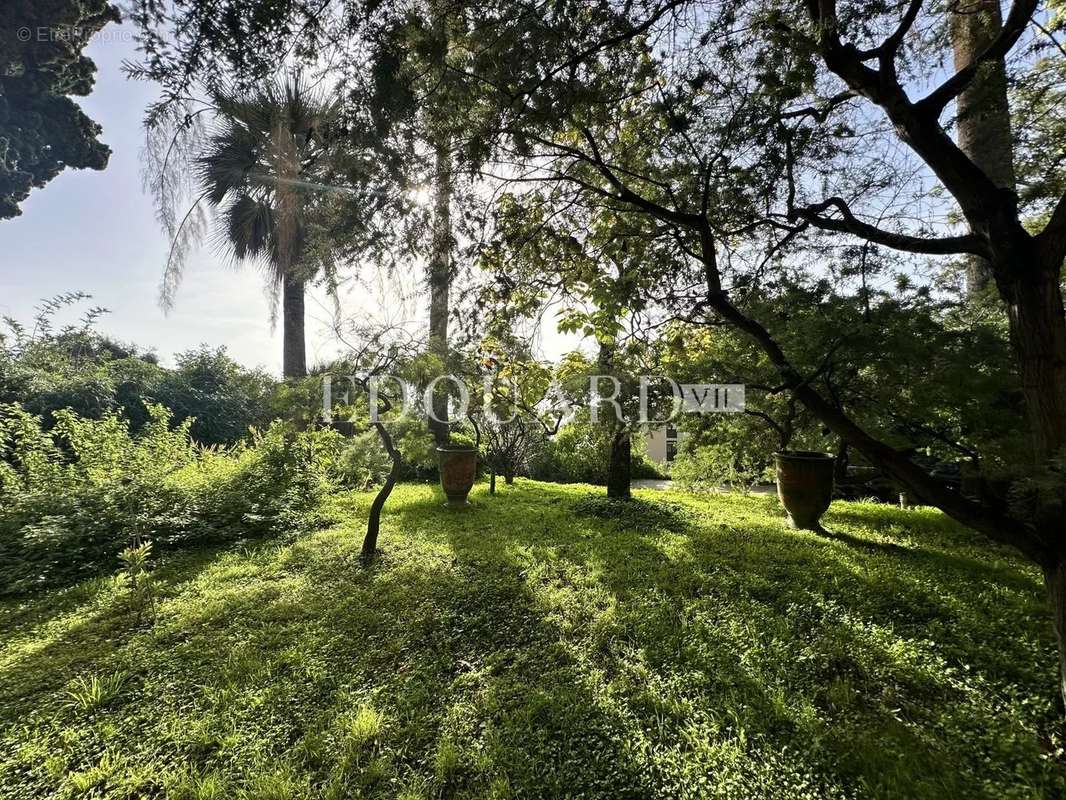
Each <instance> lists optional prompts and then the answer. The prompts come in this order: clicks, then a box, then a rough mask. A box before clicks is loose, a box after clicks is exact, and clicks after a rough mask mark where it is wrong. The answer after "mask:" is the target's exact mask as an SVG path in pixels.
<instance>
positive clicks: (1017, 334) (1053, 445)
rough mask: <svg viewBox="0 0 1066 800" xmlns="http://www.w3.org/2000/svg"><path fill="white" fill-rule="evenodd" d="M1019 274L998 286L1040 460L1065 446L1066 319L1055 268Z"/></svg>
mask: <svg viewBox="0 0 1066 800" xmlns="http://www.w3.org/2000/svg"><path fill="white" fill-rule="evenodd" d="M1013 273H1014V274H1016V275H1017V276H1018V279H1017V280H1016V281H1014V282H1013V283H1010V284H1006V285H1002V284H1001V286H1000V294H1001V295H1002V296H1003V299H1004V301H1005V302H1006V305H1007V315H1008V317H1009V319H1010V329H1011V343H1012V345H1013V347H1014V351H1015V354H1016V357H1017V359H1018V366H1019V369H1020V371H1021V376H1022V393H1023V395H1024V397H1025V405H1026V410H1027V412H1028V414H1029V427H1030V430H1031V431H1032V435H1033V453H1034V455H1035V457H1036V461H1037V463H1044V462H1046V461H1047V459H1048V458H1050V457H1052V456H1054V455H1055V454H1056V453H1057V452H1058V451H1060V450H1061V449H1062V448H1064V447H1066V318H1064V317H1063V305H1062V289H1061V287H1060V285H1059V270H1057V269H1029V270H1023V269H1019V268H1017V267H1016V268H1015V269H1014V271H1013Z"/></svg>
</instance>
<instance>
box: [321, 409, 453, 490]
mask: <svg viewBox="0 0 1066 800" xmlns="http://www.w3.org/2000/svg"><path fill="white" fill-rule="evenodd" d="M386 424H387V426H388V430H389V433H390V434H391V435H392V440H393V444H394V445H395V446H396V449H397V450H399V451H400V455H401V456H402V458H403V463H402V464H401V470H400V479H401V480H412V479H420V478H425V477H427V476H429V475H432V474H433V472H434V470H435V469H436V459H435V456H434V444H433V435H432V434H431V433H430V432H429V429H428V428H427V427H426V425H425V422H424V421H423V420H421V419H415V418H414V417H411V416H406V417H401V418H399V419H396V420H393V421H391V422H388V423H386ZM391 469H392V459H390V458H389V454H388V453H387V452H386V451H385V446H384V445H383V444H382V443H381V438H380V437H379V436H378V433H377V431H376V430H374V429H373V428H371V429H369V430H366V431H363V432H362V433H358V434H356V435H355V436H354V437H353V438H352V439H350V440H349V441H348V444H347V445H346V446H345V447H344V448H343V449H342V451H341V453H340V456H339V457H338V460H337V472H338V476H339V478H340V481H341V483H342V484H343V485H344V486H347V487H350V488H353V489H359V490H366V489H370V488H371V487H373V486H376V485H378V484H380V483H382V482H384V480H385V477H386V476H387V475H388V474H389V471H390V470H391Z"/></svg>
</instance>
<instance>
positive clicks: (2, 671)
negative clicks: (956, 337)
mask: <svg viewBox="0 0 1066 800" xmlns="http://www.w3.org/2000/svg"><path fill="white" fill-rule="evenodd" d="M599 491H602V490H597V489H592V488H591V487H581V486H576V487H575V486H567V487H562V486H552V485H546V484H537V483H533V482H529V481H519V482H518V483H517V484H516V485H515V486H514V487H501V493H500V494H499V495H498V496H497V497H495V498H492V497H489V496H488V495H487V494H486V493H485V491H484V487H480V486H479V487H478V488H477V489H476V490H475V495H474V497H473V499H474V501H475V502H476V504H477V505H476V507H475V508H474V509H472V510H470V511H467V512H450V511H447V510H445V509H442V508H441V507H440V500H439V498H438V497H437V496H436V495H435V493H434V491H433V490H432V489H431V488H430V487H426V486H417V485H407V486H401V487H398V488H397V490H396V492H395V494H394V496H393V500H392V501H390V504H389V506H388V508H387V510H386V514H385V524H384V529H383V536H382V545H383V553H382V557H381V559H380V561H379V562H378V563H377V564H376V565H375V566H374V567H372V568H369V569H367V568H364V567H362V566H361V565H360V562H359V560H358V549H359V543H360V537H361V532H362V531H361V525H362V520H363V519H364V518H365V513H366V510H367V507H368V505H369V502H370V497H369V495H350V496H345V497H341V498H338V499H337V500H336V501H335V503H336V508H335V509H334V511H335V512H336V514H337V515H338V518H340V519H342V520H343V521H342V523H341V524H339V525H337V526H336V527H335V528H332V529H330V530H325V531H321V532H318V533H316V534H314V535H310V536H307V537H303V538H301V539H299V540H297V541H295V542H293V543H290V544H280V545H279V544H277V543H264V544H261V545H259V546H256V547H254V548H245V549H240V550H230V551H215V552H210V551H201V552H194V553H187V554H184V555H182V556H180V557H174V558H172V559H171V560H169V561H168V562H167V563H165V564H164V565H163V566H162V567H161V568H160V569H158V570H157V572H156V575H157V589H156V590H157V594H156V597H157V603H156V609H155V614H154V617H153V618H151V619H145V620H143V621H142V622H141V623H138V622H137V621H136V615H135V614H134V612H133V611H132V610H131V609H130V607H129V605H128V602H127V601H126V598H125V597H124V595H123V593H122V592H121V590H120V589H119V588H118V587H116V585H115V583H114V581H111V580H103V579H101V580H97V581H90V582H88V583H84V584H81V585H79V586H77V587H74V588H72V589H68V590H65V591H62V592H56V593H52V594H48V595H44V596H39V597H35V598H31V599H28V600H23V601H21V602H11V601H9V602H5V603H3V604H0V796H2V797H3V798H5V800H16V798H42V797H79V796H85V797H167V798H175V799H176V800H183V799H185V798H199V799H200V800H204V799H205V798H219V799H220V800H221V798H248V799H249V800H250V799H251V798H256V799H259V800H267V799H269V798H277V799H278V800H291V799H292V798H319V797H322V798H360V797H367V798H378V797H380V798H405V799H406V800H414V799H415V798H427V799H428V798H443V797H479V798H507V797H528V798H555V797H584V798H593V797H599V798H652V797H655V798H660V797H662V798H671V797H674V798H703V797H715V796H720V797H726V798H746V797H752V798H790V799H791V798H803V797H811V798H814V797H819V798H820V797H829V798H837V797H839V798H852V797H884V798H901V797H906V798H955V797H967V798H971V797H989V798H1028V797H1032V798H1037V797H1051V796H1058V795H1061V794H1062V792H1063V789H1064V774H1066V773H1064V768H1063V758H1062V753H1061V751H1060V749H1059V748H1060V746H1061V741H1062V735H1063V728H1062V723H1061V721H1060V715H1061V712H1060V710H1059V709H1058V707H1057V701H1056V699H1055V691H1056V690H1055V686H1056V676H1055V663H1056V661H1055V656H1054V643H1053V641H1052V639H1051V634H1050V622H1049V620H1048V614H1047V612H1046V610H1045V604H1044V597H1043V591H1042V587H1041V582H1040V579H1039V575H1038V574H1037V573H1036V571H1035V570H1033V569H1031V568H1028V567H1026V566H1024V565H1022V564H1021V563H1020V562H1019V561H1018V560H1017V559H1015V558H1014V557H1013V556H1011V555H1010V554H1009V553H1007V552H1006V551H1003V550H1001V549H999V548H997V547H995V546H993V545H991V544H989V543H987V542H984V541H982V540H979V539H977V538H975V537H974V536H973V535H971V534H969V533H967V532H966V531H964V530H962V529H960V528H958V527H957V526H955V525H954V524H952V523H951V522H950V521H948V520H946V519H945V518H944V517H943V516H942V515H940V514H939V513H936V512H933V511H931V510H925V509H919V510H910V511H901V510H899V509H895V508H891V507H887V506H876V505H870V504H860V503H838V504H834V506H833V510H832V512H831V513H830V514H828V515H827V517H826V519H825V522H826V525H827V527H828V528H829V529H830V530H831V531H833V532H834V534H835V536H834V537H833V538H827V537H825V536H819V535H816V534H809V533H803V532H796V531H791V530H788V529H787V528H786V527H785V525H784V523H783V515H782V513H781V511H780V510H779V508H778V507H777V504H776V500H775V499H774V498H768V497H755V496H753V497H745V496H740V495H716V496H710V497H701V498H694V497H689V496H686V495H683V494H662V493H655V492H647V493H642V497H643V499H644V500H645V501H647V502H646V503H644V504H642V505H640V506H639V507H638V511H637V512H635V513H636V514H637V517H638V519H637V520H636V523H635V524H634V525H629V524H627V517H626V515H625V514H621V515H619V514H618V513H617V512H616V510H614V509H612V508H610V507H609V504H607V506H605V504H604V503H602V502H600V501H593V502H590V501H588V500H587V498H588V496H589V495H590V494H592V493H595V492H599ZM656 507H657V508H656ZM579 511H580V512H581V513H577V512H579ZM116 676H117V677H116ZM94 687H95V688H94Z"/></svg>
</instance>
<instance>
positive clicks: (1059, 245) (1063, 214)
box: [1036, 194, 1066, 269]
mask: <svg viewBox="0 0 1066 800" xmlns="http://www.w3.org/2000/svg"><path fill="white" fill-rule="evenodd" d="M1036 244H1037V247H1038V248H1040V251H1041V253H1042V254H1043V256H1044V259H1045V261H1046V262H1047V263H1048V264H1049V265H1050V266H1051V267H1053V268H1055V269H1061V268H1062V262H1063V260H1066V194H1064V195H1063V196H1062V197H1060V198H1059V202H1058V203H1056V204H1055V209H1054V210H1053V211H1052V212H1051V219H1050V220H1049V221H1048V224H1047V225H1046V226H1044V230H1042V231H1041V232H1040V233H1039V234H1038V235H1037V237H1036Z"/></svg>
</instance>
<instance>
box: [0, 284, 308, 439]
mask: <svg viewBox="0 0 1066 800" xmlns="http://www.w3.org/2000/svg"><path fill="white" fill-rule="evenodd" d="M88 299H89V296H88V295H86V294H83V293H81V292H70V293H67V294H62V295H57V296H55V297H52V298H49V299H47V300H45V301H43V302H42V304H41V306H40V308H39V309H38V311H37V313H36V315H35V316H34V319H33V322H32V327H31V328H30V329H27V328H26V326H24V325H23V324H21V323H20V322H18V321H17V320H15V319H12V318H7V319H5V320H4V323H5V327H6V335H5V334H4V333H0V403H18V404H20V405H21V406H22V407H23V408H24V409H25V410H26V411H28V412H29V413H31V414H35V415H38V416H41V417H42V418H43V419H44V421H45V423H46V425H48V426H51V425H52V424H53V422H54V419H55V412H57V411H60V410H62V409H70V410H72V411H73V412H74V413H76V414H78V415H79V416H82V417H88V418H91V419H101V418H102V417H104V416H105V415H106V414H108V413H112V412H114V413H121V415H122V416H123V417H124V418H125V419H127V420H128V421H129V423H130V429H131V430H132V431H133V432H137V431H140V430H141V429H142V428H143V427H144V426H145V425H146V424H148V422H149V421H150V416H149V414H148V411H147V409H146V403H152V402H156V403H161V404H162V405H164V406H166V407H167V408H168V409H170V410H171V411H172V412H173V414H174V417H175V419H176V420H177V421H179V422H183V421H185V420H186V419H191V420H192V424H191V428H190V431H191V434H192V436H193V438H194V439H195V440H196V441H197V442H199V443H201V444H207V445H214V444H234V443H236V442H238V441H241V440H242V439H247V438H248V436H249V428H252V427H256V428H265V427H266V426H267V425H269V424H270V421H271V420H272V419H274V418H275V416H285V413H286V412H287V411H288V408H287V407H286V405H285V398H284V397H283V396H282V395H281V394H280V391H281V390H280V388H279V387H278V385H277V384H276V382H275V381H274V379H273V378H271V377H270V376H269V375H267V374H266V373H265V372H263V371H261V370H249V369H245V368H244V367H242V366H241V365H240V364H238V363H237V362H236V361H234V360H233V359H231V358H230V357H229V356H228V355H226V351H225V348H222V347H220V348H215V349H212V348H209V347H207V346H206V345H204V346H201V347H200V348H198V349H194V350H188V351H186V352H184V353H179V354H178V355H177V356H176V357H175V361H176V367H175V368H174V369H165V368H163V367H161V366H159V364H158V363H157V359H156V356H155V355H154V354H153V353H150V352H144V351H141V350H140V349H139V348H137V347H136V346H135V345H132V344H123V343H119V342H115V341H113V340H111V339H109V338H108V337H106V336H104V335H103V334H101V333H99V332H98V330H97V329H96V324H97V321H98V320H99V318H100V316H101V315H102V314H104V313H106V309H102V308H96V307H93V308H89V309H87V310H86V311H85V312H84V313H83V316H82V318H81V320H80V321H79V322H78V323H77V324H68V325H63V326H61V327H58V328H57V327H56V317H57V315H58V314H59V313H60V312H61V311H64V310H67V309H70V308H72V307H75V306H78V305H82V304H84V302H85V301H87V300H88Z"/></svg>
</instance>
